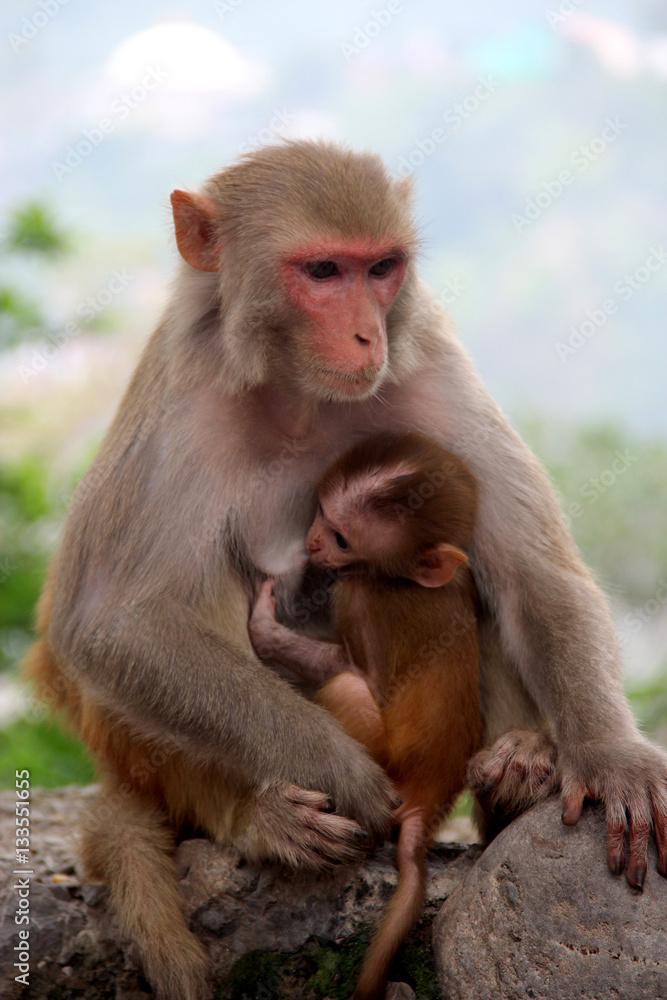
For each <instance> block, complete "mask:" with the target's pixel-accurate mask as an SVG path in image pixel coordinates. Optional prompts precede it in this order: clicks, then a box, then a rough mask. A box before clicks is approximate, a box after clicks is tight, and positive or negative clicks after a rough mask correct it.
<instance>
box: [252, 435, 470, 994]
mask: <svg viewBox="0 0 667 1000" xmlns="http://www.w3.org/2000/svg"><path fill="white" fill-rule="evenodd" d="M476 505H477V488H476V483H475V479H474V478H473V476H472V474H471V473H470V471H469V470H468V469H467V467H466V466H465V464H464V463H463V462H462V461H461V460H460V459H459V458H457V456H456V455H454V454H452V453H451V452H449V451H446V450H445V449H444V448H441V447H440V446H439V445H437V444H436V443H435V442H433V441H431V440H429V439H428V438H425V437H422V436H420V435H417V434H400V435H399V434H392V435H388V434H383V435H379V436H376V437H372V438H370V439H367V440H364V441H362V442H360V443H359V444H357V445H355V446H354V447H352V448H351V449H350V450H349V451H347V452H346V453H345V454H343V455H342V456H341V457H340V458H339V459H337V460H336V461H335V462H334V463H333V465H332V466H331V467H330V468H329V469H328V470H327V471H326V472H325V474H324V476H323V478H322V480H321V482H320V484H319V488H318V508H317V514H316V516H315V520H314V522H313V524H312V526H311V528H310V530H309V532H308V536H307V538H306V549H307V551H308V555H309V557H310V559H311V561H312V562H313V563H314V564H316V565H317V566H319V567H324V568H326V569H329V570H332V571H336V573H337V577H336V580H335V582H334V584H333V588H332V595H331V596H332V612H333V623H334V627H335V631H336V635H337V636H338V637H339V639H340V644H337V643H331V642H324V641H321V640H318V639H314V638H311V637H310V636H306V635H302V634H300V633H298V632H295V631H293V630H291V629H288V628H285V627H284V626H283V625H280V624H279V623H278V622H277V621H276V618H275V600H274V598H273V586H272V581H271V580H266V581H265V582H264V584H263V585H262V588H261V591H260V594H259V597H258V600H257V603H256V605H255V608H254V609H253V612H252V615H251V619H250V636H251V638H252V641H253V643H254V645H255V647H256V648H257V649H258V650H259V651H261V655H263V656H265V657H267V658H270V659H272V660H274V661H276V662H277V663H279V664H282V665H283V666H285V667H288V668H289V669H291V670H292V671H294V672H295V673H297V674H299V675H300V676H301V677H303V678H305V679H308V680H310V681H315V682H317V683H320V684H322V685H323V686H322V687H321V688H320V689H319V692H318V695H317V700H318V702H319V703H320V704H321V705H323V706H324V707H325V708H327V709H328V710H329V711H330V712H331V713H332V714H333V715H334V716H335V717H336V719H337V720H338V722H339V723H340V725H341V726H342V728H343V729H344V730H345V731H346V732H347V733H349V735H350V736H352V737H353V738H354V739H356V740H358V741H359V743H361V744H363V745H364V746H365V747H366V748H367V750H368V752H369V753H370V754H371V756H372V757H373V758H374V759H375V760H376V761H377V762H378V763H379V764H381V765H382V766H383V767H384V768H385V769H386V770H387V772H388V774H389V776H390V777H391V778H392V780H393V782H394V784H395V785H396V788H397V789H398V792H399V794H400V796H401V798H402V803H401V805H400V807H399V808H398V809H397V810H396V812H395V816H396V820H397V822H398V823H400V831H399V836H398V844H397V848H396V867H397V868H398V872H399V880H398V885H397V888H396V891H395V893H394V895H393V897H392V899H391V901H390V902H389V905H388V907H387V910H386V913H385V915H384V917H383V920H382V922H381V924H380V927H379V929H378V931H377V932H376V934H375V936H374V938H373V940H372V942H371V945H370V948H369V951H368V953H367V955H366V958H365V960H364V963H363V965H362V969H361V974H360V978H359V980H358V983H357V986H356V989H355V992H354V1000H376V998H379V997H382V996H383V995H384V990H385V986H386V982H387V972H388V968H389V965H390V963H391V961H392V959H393V957H394V955H395V954H396V951H397V949H398V947H399V945H400V944H401V942H402V941H403V939H404V938H405V937H406V935H407V933H408V932H409V930H410V928H411V926H412V924H413V923H414V921H415V919H416V917H417V915H418V913H419V910H420V907H421V905H422V902H423V898H424V893H425V883H426V848H427V846H428V844H429V843H430V842H431V840H432V839H433V836H434V834H435V832H436V830H437V827H438V825H439V823H440V822H441V820H442V819H443V817H444V816H445V815H446V813H447V811H448V810H449V809H450V808H451V806H452V804H453V802H454V799H455V798H456V796H457V795H458V794H459V792H460V791H461V790H462V789H463V787H464V784H465V770H466V764H467V762H468V760H469V759H470V757H471V756H472V754H473V753H474V752H475V751H476V750H477V749H478V746H479V742H480V735H481V718H480V712H479V697H478V644H477V621H476V610H477V593H476V589H475V585H474V583H473V579H472V575H471V573H470V570H469V569H468V567H467V565H466V562H467V556H466V554H465V551H464V549H465V546H466V544H467V543H468V541H469V539H470V535H471V532H472V528H473V522H474V519H475V513H476Z"/></svg>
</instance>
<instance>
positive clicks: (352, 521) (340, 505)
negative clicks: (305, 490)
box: [306, 491, 397, 569]
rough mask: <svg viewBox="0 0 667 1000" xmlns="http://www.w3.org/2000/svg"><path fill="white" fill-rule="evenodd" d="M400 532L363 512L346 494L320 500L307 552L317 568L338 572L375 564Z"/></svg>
mask: <svg viewBox="0 0 667 1000" xmlns="http://www.w3.org/2000/svg"><path fill="white" fill-rule="evenodd" d="M396 530H397V529H396V528H395V527H394V526H393V525H391V524H389V523H387V521H386V520H384V519H380V518H379V517H375V516H373V515H372V514H370V513H368V511H363V512H362V511H361V510H360V509H359V505H358V503H355V502H354V500H353V499H351V498H350V497H349V496H348V495H346V494H341V493H338V492H335V491H334V492H331V493H329V494H327V495H326V496H320V498H319V502H318V506H317V513H316V515H315V519H314V521H313V523H312V525H311V526H310V530H309V532H308V535H307V536H306V551H307V552H308V555H309V557H310V559H311V561H312V562H313V563H315V565H316V566H321V567H323V568H325V569H338V568H340V567H342V566H349V565H350V563H373V562H374V561H375V560H376V559H377V558H378V557H379V556H380V555H382V554H383V553H386V552H387V551H388V550H389V549H390V548H391V547H392V545H393V544H394V543H395V541H396V538H395V536H396Z"/></svg>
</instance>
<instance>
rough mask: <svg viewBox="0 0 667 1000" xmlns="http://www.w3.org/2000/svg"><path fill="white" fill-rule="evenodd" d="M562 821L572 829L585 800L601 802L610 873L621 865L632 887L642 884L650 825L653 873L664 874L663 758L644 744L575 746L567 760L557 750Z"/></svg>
mask: <svg viewBox="0 0 667 1000" xmlns="http://www.w3.org/2000/svg"><path fill="white" fill-rule="evenodd" d="M559 770H560V772H561V782H562V788H563V822H564V823H565V824H566V825H567V826H573V825H574V824H575V823H576V822H577V820H578V819H579V816H580V815H581V809H582V806H583V803H584V799H585V798H586V799H598V800H599V801H601V802H604V804H605V809H606V814H607V863H608V865H609V868H610V869H611V871H612V872H614V874H615V875H619V874H620V873H621V872H622V871H623V868H624V867H625V835H626V831H627V834H628V867H627V871H626V878H627V880H628V882H629V883H630V885H631V886H633V887H634V888H635V889H641V888H642V887H643V885H644V879H645V877H646V868H647V857H646V854H647V847H648V839H649V836H650V833H651V826H653V832H654V835H655V839H656V844H657V848H658V871H659V872H660V874H661V875H664V876H667V754H666V753H665V751H664V750H662V749H660V748H659V747H656V746H653V744H651V743H649V741H648V740H645V739H643V738H642V737H640V736H638V737H636V738H635V739H625V740H619V741H618V742H616V743H614V744H613V745H607V744H592V745H588V746H584V747H581V746H578V747H576V748H575V750H574V751H573V753H572V758H570V756H569V755H568V754H567V753H566V751H565V750H563V751H562V752H561V759H560V766H559Z"/></svg>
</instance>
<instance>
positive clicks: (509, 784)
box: [467, 729, 558, 815]
mask: <svg viewBox="0 0 667 1000" xmlns="http://www.w3.org/2000/svg"><path fill="white" fill-rule="evenodd" d="M467 781H468V785H469V786H470V789H471V791H472V792H473V793H474V794H475V795H476V796H477V798H478V799H479V801H480V804H481V805H482V807H483V808H485V809H487V808H491V809H500V810H501V811H502V812H504V813H508V814H510V815H511V814H513V813H518V812H522V811H523V810H524V809H527V808H528V806H530V805H533V804H534V803H536V802H542V800H543V799H546V798H547V797H548V796H549V795H551V793H552V792H554V791H555V790H556V789H557V788H558V776H557V773H556V747H555V746H554V744H553V743H552V742H551V741H550V740H548V739H547V737H546V736H544V735H543V734H542V733H537V732H531V731H528V730H523V729H512V730H510V732H508V733H505V734H504V736H501V737H500V739H498V740H496V742H495V743H494V744H492V746H490V747H484V749H483V750H480V751H479V752H478V753H476V754H475V756H474V757H472V758H471V760H470V762H469V764H468V772H467Z"/></svg>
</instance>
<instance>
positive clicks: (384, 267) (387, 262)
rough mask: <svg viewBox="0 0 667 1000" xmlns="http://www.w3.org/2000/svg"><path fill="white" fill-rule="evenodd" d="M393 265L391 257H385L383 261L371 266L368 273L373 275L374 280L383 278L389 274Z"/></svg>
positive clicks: (393, 261)
mask: <svg viewBox="0 0 667 1000" xmlns="http://www.w3.org/2000/svg"><path fill="white" fill-rule="evenodd" d="M395 263H396V261H395V260H394V258H393V257H386V258H385V259H384V260H379V261H378V262H377V264H373V266H372V268H371V269H370V271H369V272H368V273H369V274H372V275H374V276H375V277H376V278H384V276H385V274H389V272H390V271H391V269H392V268H393V266H394V264H395Z"/></svg>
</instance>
